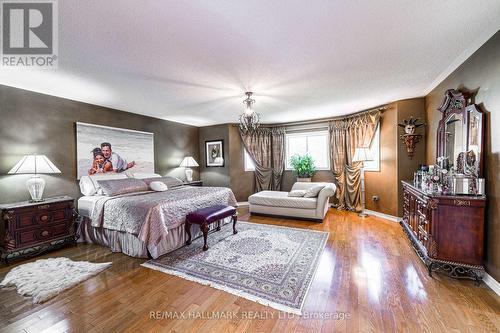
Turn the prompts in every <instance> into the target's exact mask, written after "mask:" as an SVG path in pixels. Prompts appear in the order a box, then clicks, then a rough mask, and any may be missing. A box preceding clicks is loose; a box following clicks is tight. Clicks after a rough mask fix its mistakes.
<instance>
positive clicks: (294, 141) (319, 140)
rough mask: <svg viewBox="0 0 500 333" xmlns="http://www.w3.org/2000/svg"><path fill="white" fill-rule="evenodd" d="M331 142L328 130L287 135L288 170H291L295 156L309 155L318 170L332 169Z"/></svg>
mask: <svg viewBox="0 0 500 333" xmlns="http://www.w3.org/2000/svg"><path fill="white" fill-rule="evenodd" d="M329 147H330V142H329V134H328V130H314V131H307V132H305V131H304V132H290V133H287V134H286V169H287V170H291V169H292V167H291V165H290V158H291V157H292V156H293V155H296V154H297V155H305V154H309V155H310V156H311V157H312V158H313V160H314V165H315V166H316V169H318V170H328V169H330V149H329Z"/></svg>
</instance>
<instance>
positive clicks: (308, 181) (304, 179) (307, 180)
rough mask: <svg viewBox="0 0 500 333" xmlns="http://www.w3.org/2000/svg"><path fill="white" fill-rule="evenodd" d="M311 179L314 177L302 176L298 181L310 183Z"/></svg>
mask: <svg viewBox="0 0 500 333" xmlns="http://www.w3.org/2000/svg"><path fill="white" fill-rule="evenodd" d="M311 180H312V178H311V177H309V178H301V177H297V181H298V182H299V183H310V182H311Z"/></svg>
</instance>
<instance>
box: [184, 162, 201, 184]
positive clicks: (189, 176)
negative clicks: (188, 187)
mask: <svg viewBox="0 0 500 333" xmlns="http://www.w3.org/2000/svg"><path fill="white" fill-rule="evenodd" d="M180 166H181V167H184V168H186V180H187V181H188V182H192V181H193V169H191V168H193V167H197V166H199V165H198V163H196V161H195V159H194V158H193V157H192V156H186V157H184V159H183V160H182V162H181V165H180Z"/></svg>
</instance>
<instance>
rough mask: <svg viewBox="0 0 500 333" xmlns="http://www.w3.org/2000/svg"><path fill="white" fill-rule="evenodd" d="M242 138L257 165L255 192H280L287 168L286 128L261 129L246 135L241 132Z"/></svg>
mask: <svg viewBox="0 0 500 333" xmlns="http://www.w3.org/2000/svg"><path fill="white" fill-rule="evenodd" d="M240 136H241V140H242V142H243V145H244V146H245V149H246V150H247V152H248V154H249V155H250V157H251V158H252V160H253V162H254V165H255V172H254V175H255V182H254V192H259V191H263V190H274V191H279V190H280V189H281V179H282V177H283V170H284V167H285V130H284V128H282V127H273V128H259V129H258V130H256V131H250V132H245V133H244V132H242V131H241V130H240Z"/></svg>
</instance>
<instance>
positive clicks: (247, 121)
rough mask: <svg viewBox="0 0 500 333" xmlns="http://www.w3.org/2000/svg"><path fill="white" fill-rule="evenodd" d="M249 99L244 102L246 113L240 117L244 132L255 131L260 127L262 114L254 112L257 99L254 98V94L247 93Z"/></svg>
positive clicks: (241, 127)
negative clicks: (253, 107)
mask: <svg viewBox="0 0 500 333" xmlns="http://www.w3.org/2000/svg"><path fill="white" fill-rule="evenodd" d="M245 95H246V96H247V98H246V99H245V100H243V104H244V105H245V112H243V113H242V114H241V115H240V129H241V131H242V132H248V131H255V130H256V129H257V128H259V126H260V114H258V113H257V112H255V111H254V110H252V106H253V104H254V103H255V99H253V98H252V95H253V93H252V92H251V91H247V92H246V93H245Z"/></svg>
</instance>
